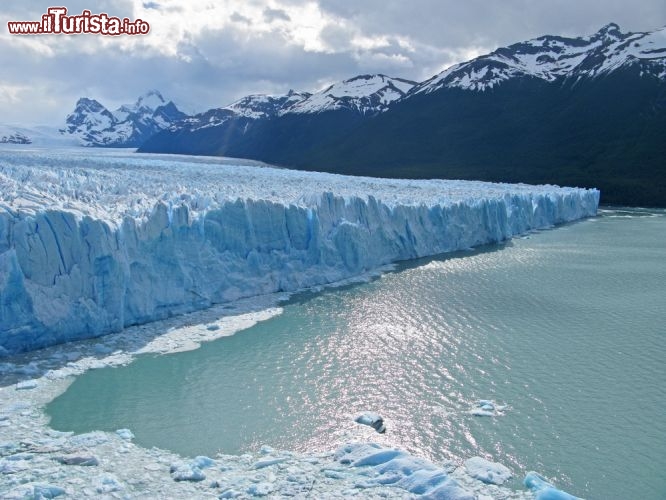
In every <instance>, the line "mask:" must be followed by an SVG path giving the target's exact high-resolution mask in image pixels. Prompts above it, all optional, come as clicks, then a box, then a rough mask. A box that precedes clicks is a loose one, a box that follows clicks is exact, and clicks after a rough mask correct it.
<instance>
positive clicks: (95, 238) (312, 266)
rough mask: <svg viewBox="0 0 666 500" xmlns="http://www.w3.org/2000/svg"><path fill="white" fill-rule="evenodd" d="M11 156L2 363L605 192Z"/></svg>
mask: <svg viewBox="0 0 666 500" xmlns="http://www.w3.org/2000/svg"><path fill="white" fill-rule="evenodd" d="M235 163H236V164H234V162H231V161H229V160H226V161H224V160H214V159H209V160H202V159H201V158H194V159H178V157H176V159H174V158H173V157H168V156H159V155H139V154H130V153H126V152H117V151H116V152H114V151H101V152H91V151H89V150H84V151H80V150H72V151H67V150H64V151H55V152H48V153H47V152H43V151H42V152H40V151H39V150H35V151H30V150H26V151H19V150H14V149H12V150H6V151H0V355H7V354H11V353H16V352H20V351H25V350H31V349H36V348H40V347H44V346H47V345H52V344H57V343H61V342H66V341H70V340H76V339H82V338H88V337H95V336H99V335H103V334H106V333H110V332H117V331H120V330H122V329H123V328H125V327H127V326H130V325H134V324H141V323H146V322H149V321H153V320H157V319H161V318H166V317H169V316H173V315H175V314H181V313H185V312H189V311H194V310H198V309H203V308H207V307H209V306H211V305H212V304H216V303H222V302H228V301H232V300H235V299H239V298H242V297H250V296H256V295H260V294H267V293H273V292H281V291H287V292H288V291H295V290H299V289H303V288H308V287H313V286H318V285H323V284H327V283H332V282H335V281H339V280H343V279H347V278H350V277H353V276H357V275H360V274H362V273H365V272H368V271H371V270H374V269H377V268H378V267H381V266H383V265H386V264H389V263H392V262H396V261H400V260H406V259H413V258H417V257H424V256H430V255H436V254H440V253H444V252H450V251H455V250H460V249H466V248H470V247H474V246H477V245H482V244H486V243H494V242H499V241H503V240H506V239H508V238H511V237H512V236H513V235H516V234H520V233H524V232H526V231H529V230H532V229H538V228H544V227H550V226H552V225H554V224H559V223H563V222H567V221H572V220H575V219H579V218H582V217H588V216H592V215H594V214H595V213H596V210H597V205H598V201H599V192H598V191H597V190H594V189H592V190H588V189H577V188H560V187H556V186H528V185H510V184H491V183H483V182H471V181H443V180H431V181H407V180H389V179H372V178H363V177H353V178H352V177H345V176H339V175H332V174H321V173H313V172H296V171H290V170H285V169H277V168H269V167H266V166H260V165H252V166H247V165H245V166H243V165H238V164H237V163H238V161H235Z"/></svg>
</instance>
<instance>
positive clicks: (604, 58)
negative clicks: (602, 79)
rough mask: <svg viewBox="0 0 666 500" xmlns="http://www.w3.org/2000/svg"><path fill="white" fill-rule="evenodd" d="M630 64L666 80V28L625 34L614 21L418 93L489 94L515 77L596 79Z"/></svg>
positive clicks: (541, 42) (448, 74)
mask: <svg viewBox="0 0 666 500" xmlns="http://www.w3.org/2000/svg"><path fill="white" fill-rule="evenodd" d="M628 66H638V67H640V71H642V72H645V73H646V74H652V75H654V76H657V77H658V78H661V79H666V27H665V28H661V29H659V30H656V31H653V32H647V33H645V32H641V33H622V31H621V30H620V27H619V26H618V25H617V24H614V23H611V24H608V25H607V26H604V27H603V28H601V29H600V30H599V31H598V32H597V33H595V34H593V35H591V36H587V37H579V38H565V37H560V36H542V37H539V38H535V39H534V40H529V41H527V42H522V43H516V44H513V45H510V46H508V47H503V48H499V49H497V50H495V51H494V52H492V53H490V54H487V55H484V56H481V57H478V58H476V59H473V60H472V61H468V62H464V63H461V64H456V65H454V66H452V67H450V68H448V69H446V70H445V71H443V72H441V73H439V74H438V75H435V76H434V77H432V78H430V79H429V80H426V81H425V82H423V83H421V84H419V85H418V86H416V87H415V88H414V89H413V91H412V94H418V93H428V92H432V91H435V90H438V89H441V88H443V87H448V88H462V89H468V90H481V91H483V90H486V89H491V88H493V87H495V86H496V85H499V84H501V83H502V82H504V81H507V80H511V79H515V78H529V77H533V78H538V79H541V80H545V81H547V82H553V81H555V80H558V79H571V78H573V79H576V78H581V77H595V76H599V75H603V74H608V73H610V72H612V71H616V70H618V69H621V68H623V67H628Z"/></svg>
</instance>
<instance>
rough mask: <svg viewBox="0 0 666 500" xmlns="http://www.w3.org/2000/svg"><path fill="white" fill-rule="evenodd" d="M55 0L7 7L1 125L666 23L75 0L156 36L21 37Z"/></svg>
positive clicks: (565, 11)
mask: <svg viewBox="0 0 666 500" xmlns="http://www.w3.org/2000/svg"><path fill="white" fill-rule="evenodd" d="M53 4H54V2H53V1H52V0H46V1H42V0H29V1H26V0H3V1H2V2H0V20H1V21H2V26H1V27H0V123H14V124H50V125H61V124H62V123H63V122H64V119H65V116H66V115H67V113H69V112H70V111H71V110H72V109H73V108H74V105H75V103H76V100H77V99H78V98H79V97H82V96H86V97H92V98H95V99H97V100H98V101H100V102H101V103H102V104H104V105H105V106H107V107H108V108H110V109H115V108H117V107H118V106H119V105H120V104H123V103H130V102H133V101H135V100H136V98H137V97H138V96H139V95H140V94H142V93H144V92H145V91H147V90H148V89H152V88H156V89H158V90H160V91H161V92H162V93H163V94H164V96H165V97H166V98H167V99H173V100H174V101H175V102H176V104H178V105H179V106H181V107H184V108H185V110H186V111H190V112H192V111H203V110H205V109H208V108H211V107H220V106H224V105H227V104H229V103H230V102H232V101H234V100H236V99H238V98H240V97H242V96H244V95H247V94H250V93H272V94H276V93H283V92H287V91H288V90H289V89H295V90H307V91H316V90H318V89H320V88H322V87H323V86H325V85H326V84H328V83H332V82H335V81H339V80H344V79H346V78H350V77H352V76H355V75H358V74H365V73H384V74H387V75H390V76H398V77H403V78H408V79H412V80H417V81H421V80H424V79H426V78H428V77H430V76H432V75H434V74H436V73H438V72H439V71H441V70H443V69H445V68H446V67H448V66H450V65H451V64H454V63H457V62H461V61H465V60H468V59H470V58H473V57H475V56H477V55H481V54H484V53H487V52H490V51H492V50H494V49H495V48H497V47H499V46H504V45H508V44H511V43H514V42H519V41H522V40H527V39H530V38H534V37H537V36H540V35H544V34H554V35H565V36H581V35H589V34H592V33H594V32H596V31H597V30H598V29H599V28H601V27H602V26H603V25H605V24H608V23H609V22H616V23H618V24H619V25H620V27H621V29H622V31H625V32H626V31H650V30H653V29H656V28H660V27H663V26H664V25H666V1H664V0H635V1H633V2H628V1H627V0H603V1H602V0H549V1H548V2H544V1H542V0H465V1H461V0H453V1H449V0H411V1H404V0H189V1H185V0H183V1H180V0H69V1H67V0H66V1H63V2H55V4H56V5H64V6H66V7H67V8H68V10H69V14H80V13H81V12H82V10H83V9H88V10H90V11H92V13H93V14H99V13H101V12H105V13H107V14H109V15H112V16H117V17H120V18H123V17H128V18H130V19H131V20H135V19H142V20H144V21H147V22H148V23H149V24H150V26H151V31H150V33H149V34H148V35H146V36H135V37H130V36H119V37H106V36H100V35H78V36H70V35H48V36H12V35H9V33H8V29H7V21H14V20H35V21H38V20H40V18H41V16H42V14H44V13H46V10H47V8H48V7H49V6H51V5H53Z"/></svg>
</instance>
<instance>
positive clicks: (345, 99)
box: [170, 75, 416, 131]
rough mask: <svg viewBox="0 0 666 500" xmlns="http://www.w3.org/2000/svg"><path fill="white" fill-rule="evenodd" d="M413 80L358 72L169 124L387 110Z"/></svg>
mask: <svg viewBox="0 0 666 500" xmlns="http://www.w3.org/2000/svg"><path fill="white" fill-rule="evenodd" d="M414 85H416V82H412V81H409V80H404V79H401V78H391V77H388V76H385V75H361V76H357V77H354V78H350V79H349V80H345V81H343V82H339V83H335V84H333V85H330V86H328V87H326V88H325V89H323V90H320V91H319V92H315V93H314V94H311V93H309V92H295V91H293V90H290V91H289V92H288V93H287V94H284V95H275V96H273V95H265V94H251V95H248V96H245V97H243V98H241V99H239V100H237V101H235V102H233V103H232V104H230V105H228V106H225V107H223V108H216V109H210V110H208V111H206V112H204V113H199V114H197V115H194V116H191V117H189V118H186V119H185V120H183V121H181V122H179V123H176V124H174V125H172V126H171V127H170V128H171V130H179V129H182V128H185V129H189V130H190V131H194V130H199V129H203V128H209V127H218V126H221V125H224V124H225V123H227V122H229V121H231V120H235V122H239V123H240V126H241V127H244V128H245V129H246V128H247V127H248V126H250V124H251V122H252V121H254V120H265V119H270V118H275V117H279V116H284V115H288V114H310V113H322V112H324V111H338V110H349V111H351V112H353V113H359V114H361V115H369V114H375V113H380V112H383V111H386V109H388V107H389V105H390V104H391V103H392V102H394V101H396V100H398V99H400V98H402V97H404V96H405V95H407V92H409V90H410V89H411V88H412V87H413V86H414Z"/></svg>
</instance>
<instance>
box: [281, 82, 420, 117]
mask: <svg viewBox="0 0 666 500" xmlns="http://www.w3.org/2000/svg"><path fill="white" fill-rule="evenodd" d="M414 85H416V82H412V81H410V80H404V79H402V78H391V77H389V76H386V75H360V76H356V77H354V78H350V79H349V80H344V81H342V82H339V83H334V84H333V85H330V86H329V87H327V88H325V89H323V90H320V91H319V92H315V93H314V94H312V95H310V96H308V97H307V98H306V99H303V100H302V101H300V102H296V103H294V104H293V105H291V106H290V107H286V108H284V110H283V111H282V114H287V113H321V112H323V111H334V110H339V109H347V110H350V111H354V112H358V113H360V114H362V115H367V114H376V113H380V112H382V111H386V109H388V106H389V105H390V104H391V103H392V102H393V101H397V100H398V99H400V98H402V97H404V96H405V95H406V94H407V92H409V90H411V88H412V87H414Z"/></svg>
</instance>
